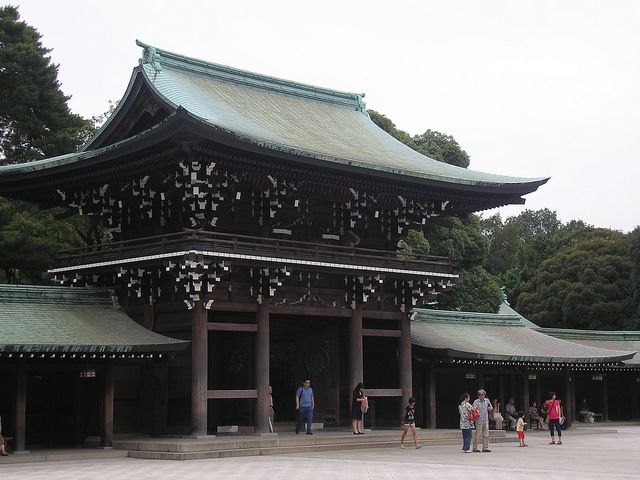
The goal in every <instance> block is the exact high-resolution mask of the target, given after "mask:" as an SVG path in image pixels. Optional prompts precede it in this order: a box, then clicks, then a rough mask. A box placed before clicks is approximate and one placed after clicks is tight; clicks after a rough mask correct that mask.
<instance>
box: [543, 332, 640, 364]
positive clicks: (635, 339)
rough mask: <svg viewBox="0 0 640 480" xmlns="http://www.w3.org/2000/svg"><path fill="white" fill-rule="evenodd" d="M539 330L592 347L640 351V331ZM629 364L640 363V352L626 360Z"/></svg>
mask: <svg viewBox="0 0 640 480" xmlns="http://www.w3.org/2000/svg"><path fill="white" fill-rule="evenodd" d="M537 330H538V331H539V332H541V333H544V334H546V335H551V336H552V337H556V338H561V339H563V340H569V341H571V342H574V343H579V344H581V345H587V346H590V347H598V348H609V349H614V350H636V351H638V352H640V332H637V331H623V330H620V331H594V330H573V329H565V328H538V329H537ZM624 363H626V364H627V365H635V366H637V365H640V354H636V355H635V357H633V358H631V359H629V360H625V362H624Z"/></svg>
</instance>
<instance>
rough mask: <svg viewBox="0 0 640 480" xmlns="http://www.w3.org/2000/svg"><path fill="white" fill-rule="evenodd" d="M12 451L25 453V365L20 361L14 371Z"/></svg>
mask: <svg viewBox="0 0 640 480" xmlns="http://www.w3.org/2000/svg"><path fill="white" fill-rule="evenodd" d="M14 424H15V433H14V441H15V443H14V447H15V448H14V450H15V451H16V452H25V444H26V431H27V428H26V427H27V365H26V362H25V361H24V360H21V361H20V363H19V364H18V368H17V369H16V398H15V411H14Z"/></svg>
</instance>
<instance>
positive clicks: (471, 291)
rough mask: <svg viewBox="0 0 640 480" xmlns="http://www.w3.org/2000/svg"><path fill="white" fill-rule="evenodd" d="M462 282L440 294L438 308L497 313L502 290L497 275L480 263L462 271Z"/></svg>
mask: <svg viewBox="0 0 640 480" xmlns="http://www.w3.org/2000/svg"><path fill="white" fill-rule="evenodd" d="M460 277H461V280H462V283H460V284H458V285H456V287H455V288H452V289H451V290H448V291H447V292H446V293H442V294H440V295H439V296H438V305H437V306H438V308H439V309H442V310H462V311H465V312H488V313H496V312H497V311H498V308H499V307H500V303H502V290H500V285H499V284H498V280H497V279H496V277H494V276H493V275H491V274H490V273H489V272H487V271H486V270H485V269H484V268H483V267H481V266H480V265H476V266H474V267H471V268H470V269H468V270H462V271H461V272H460Z"/></svg>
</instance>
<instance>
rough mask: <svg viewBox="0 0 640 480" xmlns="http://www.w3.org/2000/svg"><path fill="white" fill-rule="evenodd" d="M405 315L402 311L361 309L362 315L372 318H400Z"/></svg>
mask: <svg viewBox="0 0 640 480" xmlns="http://www.w3.org/2000/svg"><path fill="white" fill-rule="evenodd" d="M405 316H406V314H405V313H402V312H383V311H376V310H363V311H362V317H363V318H370V319H373V320H402V319H403V318H404V317H405Z"/></svg>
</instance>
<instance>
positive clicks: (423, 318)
mask: <svg viewBox="0 0 640 480" xmlns="http://www.w3.org/2000/svg"><path fill="white" fill-rule="evenodd" d="M411 320H412V321H414V322H427V323H451V324H455V323H464V324H469V325H503V326H505V325H506V326H511V327H523V326H524V325H523V324H522V322H521V321H520V316H519V315H516V314H509V313H485V312H462V311H457V310H431V309H428V308H417V309H414V310H413V314H412V317H411Z"/></svg>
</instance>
